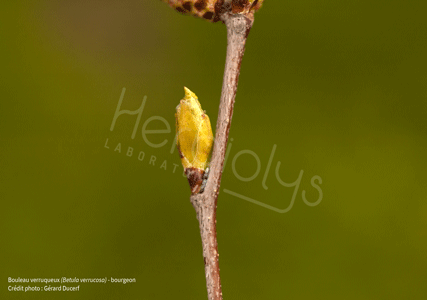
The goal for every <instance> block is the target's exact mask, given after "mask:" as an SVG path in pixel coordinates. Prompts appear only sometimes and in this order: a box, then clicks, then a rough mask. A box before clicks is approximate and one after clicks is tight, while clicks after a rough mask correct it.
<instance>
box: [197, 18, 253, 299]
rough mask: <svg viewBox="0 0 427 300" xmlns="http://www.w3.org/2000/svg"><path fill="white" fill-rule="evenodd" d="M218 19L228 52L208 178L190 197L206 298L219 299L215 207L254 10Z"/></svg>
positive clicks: (220, 297)
mask: <svg viewBox="0 0 427 300" xmlns="http://www.w3.org/2000/svg"><path fill="white" fill-rule="evenodd" d="M221 19H222V21H223V22H224V23H225V25H226V26H227V56H226V62H225V70H224V80H223V85H222V93H221V100H220V105H219V113H218V120H217V124H216V135H215V143H214V148H213V152H212V160H211V164H210V172H209V178H208V181H207V184H206V188H205V190H204V192H203V193H201V194H196V195H192V196H191V198H190V200H191V203H192V204H193V206H194V209H195V210H196V213H197V219H198V221H199V227H200V235H201V238H202V244H203V258H204V262H205V273H206V286H207V290H208V299H209V300H222V291H221V279H220V275H219V264H218V256H219V254H218V243H217V238H216V207H217V199H218V193H219V188H220V184H221V176H222V172H223V165H224V158H225V152H226V149H227V142H228V133H229V130H230V124H231V118H232V116H233V108H234V100H235V97H236V92H237V84H238V81H239V74H240V64H241V62H242V58H243V54H244V51H245V44H246V39H247V37H248V34H249V31H250V30H251V28H252V24H253V21H254V18H253V13H248V14H233V13H232V12H225V13H224V14H222V16H221Z"/></svg>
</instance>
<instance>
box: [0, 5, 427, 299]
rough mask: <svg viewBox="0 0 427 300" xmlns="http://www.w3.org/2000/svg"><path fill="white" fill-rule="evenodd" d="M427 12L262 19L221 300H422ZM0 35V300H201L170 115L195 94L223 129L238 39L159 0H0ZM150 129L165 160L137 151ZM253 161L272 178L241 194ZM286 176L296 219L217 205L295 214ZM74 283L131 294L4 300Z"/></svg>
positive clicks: (236, 126) (426, 272) (242, 89)
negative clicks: (222, 101) (101, 280)
mask: <svg viewBox="0 0 427 300" xmlns="http://www.w3.org/2000/svg"><path fill="white" fill-rule="evenodd" d="M425 11H426V5H425V4H424V3H423V2H422V1H418V0H417V1H415V0H413V1H390V0H388V1H385V0H378V1H367V0H362V1H353V2H351V1H350V2H349V1H332V0H326V1H271V0H270V1H269V0H266V1H265V5H264V7H263V8H262V9H261V10H260V11H259V12H258V13H257V14H256V20H255V25H254V28H253V30H252V31H251V33H250V36H249V41H248V44H247V48H246V54H245V57H244V60H243V64H242V74H241V77H240V84H239V89H238V93H237V99H236V105H235V111H234V118H233V123H232V127H231V132H230V137H231V138H232V139H233V140H232V148H231V151H230V156H229V159H228V160H227V164H226V167H225V173H224V176H223V181H222V192H221V193H220V196H219V202H218V213H217V214H218V241H219V253H220V267H221V275H222V284H223V293H224V297H225V299H427V201H426V195H427V184H426V182H427V175H426V167H427V164H426V150H427V122H426V118H427V85H426V82H427V59H426V53H427V19H426V18H425ZM0 17H1V20H2V22H1V23H2V25H1V26H0V27H1V29H0V35H1V36H0V37H1V44H2V47H1V50H0V53H1V58H0V59H1V70H2V72H1V73H0V74H1V75H0V76H1V81H0V92H1V101H0V114H1V117H0V142H1V144H0V199H1V204H2V208H1V210H0V211H1V212H0V226H1V228H0V231H1V234H0V240H1V242H0V244H1V247H0V262H1V263H0V266H1V267H0V274H1V276H0V278H1V289H0V298H1V299H172V298H173V299H206V298H207V297H206V289H205V277H204V269H203V259H202V249H201V243H200V237H199V230H198V224H197V220H196V217H195V212H194V209H193V207H192V206H191V204H190V202H189V195H190V190H189V187H188V184H187V182H186V179H185V178H184V177H182V175H181V166H179V167H177V168H176V169H175V173H174V172H173V171H174V168H175V166H174V165H173V164H180V161H179V157H178V154H177V152H176V151H173V149H174V146H173V139H174V133H173V131H174V112H175V107H176V105H177V104H178V101H179V100H180V99H181V98H182V96H183V94H184V93H183V86H184V85H185V86H188V87H189V88H190V89H192V90H193V91H194V92H195V93H196V94H197V95H198V96H199V99H200V101H201V103H202V105H203V108H204V109H206V111H207V113H208V114H209V116H210V117H211V120H212V123H213V124H215V123H216V117H217V112H218V101H219V97H220V92H221V85H222V73H223V68H224V60H225V47H226V30H225V27H224V26H223V25H222V24H219V23H217V24H210V23H208V22H206V21H203V20H199V19H196V18H193V17H189V16H185V17H184V16H182V15H180V14H178V13H177V12H175V11H173V10H172V9H170V8H169V7H168V6H167V5H166V4H164V3H162V2H161V1H156V0H124V1H110V0H104V1H95V0H85V1H82V0H80V1H77V0H75V1H6V2H5V3H3V4H2V8H1V10H0ZM123 87H125V88H126V94H125V96H124V100H123V105H122V109H129V110H136V109H137V108H139V107H140V105H141V103H142V99H143V97H144V96H147V101H146V105H145V108H144V111H143V113H142V117H141V122H140V124H139V127H138V131H137V134H136V137H135V138H134V139H132V138H131V135H132V131H133V128H134V126H135V120H136V116H130V115H122V116H120V117H119V118H118V119H117V123H116V126H115V128H114V130H113V131H110V126H111V122H112V120H113V117H114V112H115V109H116V106H117V103H118V101H119V97H120V94H121V92H122V89H123ZM153 116H160V117H162V118H164V119H165V120H166V121H167V122H168V124H170V126H171V131H172V132H171V133H166V134H157V135H150V136H149V137H148V139H149V141H150V142H152V143H161V142H162V141H164V140H165V139H167V143H166V145H165V146H163V147H160V148H153V147H150V146H149V145H148V144H147V143H146V141H145V140H144V139H143V138H142V135H141V128H142V126H143V124H144V122H145V121H146V120H147V119H148V118H150V117H153ZM165 126H166V125H165V124H164V123H163V122H161V121H158V120H157V121H152V122H150V123H149V124H148V125H147V129H157V130H160V129H165V128H166V127H165ZM107 139H108V143H107V147H109V149H107V148H106V147H105V144H106V142H107ZM118 143H120V144H121V147H122V149H121V153H119V151H114V149H115V148H116V147H117V144H118ZM274 145H276V147H277V148H276V153H275V155H274V157H273V159H272V165H271V168H270V171H269V173H267V175H265V172H266V169H267V164H268V161H269V158H270V154H271V151H272V148H273V146H274ZM128 147H132V148H133V149H134V153H133V156H127V151H128ZM171 149H172V151H171ZM244 150H250V151H253V152H254V153H255V154H256V155H257V156H258V157H259V162H260V163H259V164H260V167H261V169H260V173H259V174H258V175H257V176H256V178H254V179H253V180H252V181H246V182H245V181H241V180H239V179H238V176H242V177H251V176H252V175H254V174H255V172H256V170H257V163H256V160H255V159H254V157H251V156H250V155H249V154H243V155H241V156H240V157H238V159H236V160H235V164H234V170H233V164H232V161H233V158H234V157H236V154H238V153H239V151H244ZM141 151H142V152H143V153H144V154H145V157H144V158H143V160H142V161H139V160H138V157H137V155H138V153H140V152H141ZM171 152H173V153H171ZM152 156H153V157H154V158H155V159H156V161H155V162H154V166H153V165H152V164H151V165H150V163H149V162H150V158H151V157H152ZM164 161H166V166H163V168H161V166H162V163H163V162H164ZM279 161H280V162H281V167H280V170H279V173H280V178H281V179H282V180H284V181H286V182H293V181H295V180H296V179H297V178H298V175H299V174H300V172H301V170H303V177H302V179H301V184H300V186H299V188H298V190H297V191H296V197H295V202H294V205H293V207H292V209H290V210H289V211H288V212H287V213H284V214H279V213H277V212H275V211H273V210H270V209H267V208H265V207H262V206H259V205H256V204H253V203H250V202H248V201H245V200H243V199H240V198H238V197H235V196H233V195H230V194H227V193H225V192H224V191H223V190H224V189H227V190H231V191H233V192H235V193H239V194H241V195H244V196H246V197H249V198H251V199H254V200H257V201H260V202H262V203H264V204H267V205H270V206H274V207H277V208H279V209H284V208H286V207H288V206H289V205H290V203H291V199H292V195H293V193H294V191H295V188H289V187H288V188H287V187H284V186H282V185H281V184H280V183H279V182H278V180H277V179H276V175H275V166H276V165H277V163H278V162H279ZM165 168H166V170H165ZM236 174H238V176H236ZM264 176H266V181H265V186H267V187H268V189H266V188H265V187H264V186H263V184H262V182H263V178H264ZM313 176H319V177H320V178H321V179H322V184H319V186H320V188H321V191H322V193H323V198H322V200H321V202H320V204H319V205H317V206H314V207H312V206H308V205H306V204H305V203H304V202H303V200H302V192H303V190H305V191H306V197H307V199H308V200H309V201H311V202H315V201H316V200H317V199H318V198H319V193H318V191H317V190H316V189H315V188H313V187H312V186H311V182H310V181H311V178H313ZM317 183H318V182H317ZM62 276H65V277H72V278H74V277H117V278H122V277H125V278H132V277H134V278H136V280H137V283H134V284H127V285H123V284H115V285H114V284H106V285H102V284H81V287H80V291H79V292H74V293H72V292H70V293H60V294H58V293H54V292H52V293H47V292H38V293H35V292H33V293H31V294H28V293H27V294H24V293H22V292H8V291H7V287H8V286H9V285H10V284H9V283H8V282H7V278H8V277H14V278H16V277H21V278H28V277H42V278H45V277H48V278H50V277H62ZM39 286H43V284H39Z"/></svg>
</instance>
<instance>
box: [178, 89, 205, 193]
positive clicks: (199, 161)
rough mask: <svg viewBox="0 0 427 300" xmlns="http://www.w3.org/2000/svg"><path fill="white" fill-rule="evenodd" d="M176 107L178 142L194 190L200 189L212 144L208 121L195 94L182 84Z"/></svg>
mask: <svg viewBox="0 0 427 300" xmlns="http://www.w3.org/2000/svg"><path fill="white" fill-rule="evenodd" d="M184 91H185V97H184V99H182V100H181V101H180V103H179V105H178V106H177V108H176V115H175V117H176V133H177V146H178V151H179V155H180V157H181V163H182V165H183V167H184V170H185V173H186V174H187V178H188V180H189V183H190V187H191V190H192V192H193V194H196V193H198V192H199V191H200V187H201V184H202V181H203V175H204V173H205V169H206V167H207V166H208V163H209V156H210V154H211V150H212V145H213V134H212V128H211V122H210V120H209V117H208V115H207V114H206V113H205V112H204V111H203V110H202V106H201V105H200V102H199V100H198V99H197V96H196V94H194V93H193V92H192V91H190V90H189V89H188V88H186V87H184Z"/></svg>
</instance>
